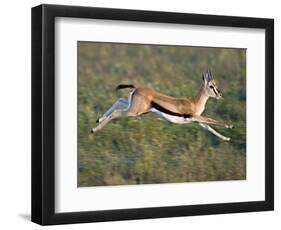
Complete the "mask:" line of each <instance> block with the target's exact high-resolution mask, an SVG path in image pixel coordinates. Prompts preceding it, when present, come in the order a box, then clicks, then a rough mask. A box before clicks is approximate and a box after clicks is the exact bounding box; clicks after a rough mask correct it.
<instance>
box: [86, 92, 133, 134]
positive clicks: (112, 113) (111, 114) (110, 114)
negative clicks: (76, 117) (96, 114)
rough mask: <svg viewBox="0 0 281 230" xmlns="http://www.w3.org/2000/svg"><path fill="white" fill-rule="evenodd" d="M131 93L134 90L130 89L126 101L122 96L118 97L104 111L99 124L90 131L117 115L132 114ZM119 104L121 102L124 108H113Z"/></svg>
mask: <svg viewBox="0 0 281 230" xmlns="http://www.w3.org/2000/svg"><path fill="white" fill-rule="evenodd" d="M133 94H134V91H131V92H130V94H129V96H128V101H126V100H124V99H123V98H119V100H118V101H117V102H116V103H114V105H113V106H112V107H111V108H110V109H109V110H108V111H107V112H106V113H105V115H106V116H103V117H104V118H103V119H102V120H101V121H99V125H98V126H97V127H96V128H92V129H91V133H94V132H96V131H98V130H100V129H102V128H103V127H104V126H105V125H106V124H107V123H108V122H110V121H111V120H113V119H115V118H117V117H127V116H132V115H133V114H134V113H132V112H131V111H130V109H131V105H132V97H133ZM120 104H122V105H123V107H126V108H125V109H123V110H115V109H116V108H117V107H118V105H120Z"/></svg>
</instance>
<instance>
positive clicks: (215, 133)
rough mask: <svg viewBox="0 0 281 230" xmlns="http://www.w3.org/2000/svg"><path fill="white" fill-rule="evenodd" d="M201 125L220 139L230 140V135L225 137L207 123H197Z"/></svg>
mask: <svg viewBox="0 0 281 230" xmlns="http://www.w3.org/2000/svg"><path fill="white" fill-rule="evenodd" d="M198 124H199V125H200V126H201V127H203V128H204V129H207V130H208V131H210V132H211V133H212V134H214V135H215V136H217V137H219V138H220V139H222V140H224V141H230V137H225V136H223V135H221V134H220V133H218V132H217V131H216V130H214V129H213V128H211V127H210V126H209V125H206V124H202V123H200V122H199V123H198Z"/></svg>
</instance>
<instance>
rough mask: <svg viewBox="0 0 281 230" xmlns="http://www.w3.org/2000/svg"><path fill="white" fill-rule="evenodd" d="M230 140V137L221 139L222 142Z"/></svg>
mask: <svg viewBox="0 0 281 230" xmlns="http://www.w3.org/2000/svg"><path fill="white" fill-rule="evenodd" d="M230 139H231V138H230V137H225V138H223V140H224V141H230Z"/></svg>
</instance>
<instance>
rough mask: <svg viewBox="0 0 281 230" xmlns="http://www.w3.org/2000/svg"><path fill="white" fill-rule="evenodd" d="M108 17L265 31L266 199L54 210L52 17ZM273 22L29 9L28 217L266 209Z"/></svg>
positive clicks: (94, 218) (270, 181)
mask: <svg viewBox="0 0 281 230" xmlns="http://www.w3.org/2000/svg"><path fill="white" fill-rule="evenodd" d="M56 17H71V18H88V19H109V20H125V21H138V22H154V23H174V24H193V25H210V26H227V27H240V28H261V29H265V36H266V38H265V43H266V44H265V47H266V50H265V76H266V79H265V92H266V98H265V101H266V105H265V108H266V109H265V110H266V111H265V118H266V120H265V124H266V127H265V132H266V133H265V137H266V138H265V200H264V201H249V202H238V203H220V204H203V205H183V206H169V207H156V208H137V209H121V210H106V211H87V212H71V213H69V212H67V213H55V63H54V61H55V47H54V45H55V44H54V42H55V39H54V37H55V30H54V28H55V18H56ZM273 172H274V20H273V19H264V18H247V17H230V16H216V15H202V14H186V13H171V12H153V11H139V10H125V9H110V8H93V7H77V6H62V5H40V6H36V7H34V8H32V207H31V214H32V221H33V222H35V223H38V224H41V225H52V224H71V223H83V222H98V221H115V220H130V219H143V218H161V217H177V216H193V215H206V214H221V213H237V212H252V211H267V210H273V209H274V174H273Z"/></svg>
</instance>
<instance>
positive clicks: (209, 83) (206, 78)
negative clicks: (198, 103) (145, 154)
mask: <svg viewBox="0 0 281 230" xmlns="http://www.w3.org/2000/svg"><path fill="white" fill-rule="evenodd" d="M202 80H203V90H204V93H205V94H206V95H207V96H209V97H214V98H216V99H220V98H221V97H222V93H221V91H220V90H219V89H218V88H217V84H216V81H215V80H214V78H213V75H212V73H211V71H210V70H209V69H208V70H207V71H206V72H205V73H203V74H202Z"/></svg>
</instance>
